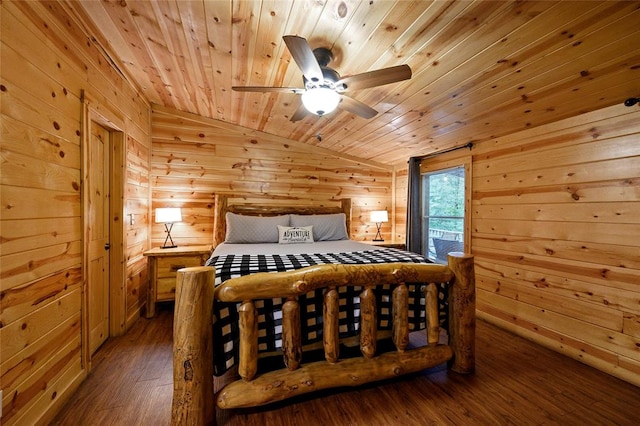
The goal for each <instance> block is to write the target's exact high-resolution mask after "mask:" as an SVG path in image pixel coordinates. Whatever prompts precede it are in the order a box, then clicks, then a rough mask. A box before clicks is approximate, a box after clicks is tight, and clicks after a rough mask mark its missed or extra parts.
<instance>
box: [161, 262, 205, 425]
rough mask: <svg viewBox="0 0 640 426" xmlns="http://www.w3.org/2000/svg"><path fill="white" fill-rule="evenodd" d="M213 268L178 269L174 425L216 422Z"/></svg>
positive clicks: (175, 322)
mask: <svg viewBox="0 0 640 426" xmlns="http://www.w3.org/2000/svg"><path fill="white" fill-rule="evenodd" d="M214 271H215V270H214V268H212V267H210V266H198V267H194V268H183V269H179V270H178V276H177V279H176V302H175V313H174V318H179V319H180V320H179V321H175V320H174V322H173V402H172V408H171V424H172V425H210V424H214V423H215V407H214V404H215V400H214V398H213V327H212V318H213V317H212V316H213V295H214V288H213V280H214Z"/></svg>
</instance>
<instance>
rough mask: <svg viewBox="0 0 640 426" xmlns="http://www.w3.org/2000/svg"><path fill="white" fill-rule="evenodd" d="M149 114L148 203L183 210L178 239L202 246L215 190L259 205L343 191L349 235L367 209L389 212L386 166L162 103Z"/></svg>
mask: <svg viewBox="0 0 640 426" xmlns="http://www.w3.org/2000/svg"><path fill="white" fill-rule="evenodd" d="M153 117H154V118H153V152H152V154H151V156H152V162H151V177H152V187H153V206H152V208H155V207H160V206H180V207H182V208H183V219H184V220H183V222H182V223H177V224H175V225H174V232H172V236H174V237H177V238H178V240H176V241H177V242H178V241H181V242H178V244H210V242H211V239H210V238H211V232H210V230H211V226H212V224H213V209H212V206H213V203H212V202H213V196H214V194H215V193H216V192H224V193H229V192H235V193H242V194H247V195H249V196H251V195H252V194H255V196H256V197H257V198H258V199H259V200H261V201H258V202H263V203H264V200H265V199H270V200H271V202H276V203H277V202H278V200H279V199H282V200H295V199H297V200H300V203H301V204H302V203H304V204H321V203H322V202H323V201H324V202H326V201H328V200H338V199H341V198H349V197H350V198H352V201H353V218H352V224H353V227H352V230H353V233H352V237H353V238H354V239H370V238H371V237H372V235H373V234H374V233H373V232H372V230H373V227H374V225H373V224H371V223H369V218H368V212H369V211H371V210H374V209H378V208H386V209H388V210H389V211H390V212H391V213H393V211H392V206H393V204H392V194H393V190H392V186H393V170H392V168H391V167H389V166H383V165H380V164H377V163H375V162H367V161H365V162H364V163H363V162H362V161H359V160H356V159H353V158H352V157H347V158H343V157H341V156H339V155H336V154H335V153H332V152H330V151H328V150H324V149H321V148H314V147H310V146H307V145H305V144H300V143H297V142H294V141H289V140H286V139H283V138H280V137H273V136H270V135H266V134H262V133H260V132H256V131H250V130H248V129H244V128H242V127H239V126H230V125H228V124H225V123H220V122H217V121H215V120H210V119H204V118H201V117H197V116H191V115H188V114H184V113H179V112H177V111H171V110H168V109H166V108H156V107H154V116H153ZM218 132H219V133H220V134H219V135H218ZM392 217H393V215H392ZM392 220H393V219H392ZM391 229H392V225H391V223H389V224H385V227H384V228H383V231H384V233H385V234H386V235H389V234H390V233H391ZM174 234H175V235H174ZM369 234H370V235H369ZM151 238H152V242H153V244H156V245H157V244H160V243H161V242H162V241H163V238H164V231H163V228H162V227H161V226H159V225H154V227H153V231H152V236H151Z"/></svg>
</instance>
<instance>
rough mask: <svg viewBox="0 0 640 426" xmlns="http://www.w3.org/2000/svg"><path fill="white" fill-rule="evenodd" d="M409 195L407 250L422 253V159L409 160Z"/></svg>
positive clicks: (412, 158)
mask: <svg viewBox="0 0 640 426" xmlns="http://www.w3.org/2000/svg"><path fill="white" fill-rule="evenodd" d="M408 178H409V180H408V185H407V188H408V193H407V250H408V251H411V252H414V253H418V254H421V253H422V217H421V216H422V215H421V213H420V210H421V204H422V201H421V198H422V197H421V191H420V158H419V157H411V158H410V159H409V176H408Z"/></svg>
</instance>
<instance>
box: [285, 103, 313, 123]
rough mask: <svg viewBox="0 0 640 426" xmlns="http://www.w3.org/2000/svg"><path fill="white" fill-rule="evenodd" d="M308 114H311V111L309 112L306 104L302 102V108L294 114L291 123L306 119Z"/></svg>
mask: <svg viewBox="0 0 640 426" xmlns="http://www.w3.org/2000/svg"><path fill="white" fill-rule="evenodd" d="M308 114H309V111H307V109H306V108H305V106H304V104H303V103H302V102H300V106H299V107H298V109H297V110H296V112H294V113H293V115H292V116H291V118H290V119H289V121H292V122H294V123H295V122H296V121H300V120H302V119H304V118H305V117H306V116H307V115H308Z"/></svg>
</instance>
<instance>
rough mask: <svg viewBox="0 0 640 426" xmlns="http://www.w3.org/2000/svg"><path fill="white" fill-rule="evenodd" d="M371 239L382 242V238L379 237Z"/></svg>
mask: <svg viewBox="0 0 640 426" xmlns="http://www.w3.org/2000/svg"><path fill="white" fill-rule="evenodd" d="M371 241H376V242H383V241H384V240H383V239H380V238H374V239H373V240H371Z"/></svg>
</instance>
